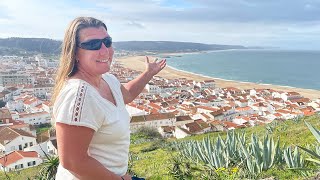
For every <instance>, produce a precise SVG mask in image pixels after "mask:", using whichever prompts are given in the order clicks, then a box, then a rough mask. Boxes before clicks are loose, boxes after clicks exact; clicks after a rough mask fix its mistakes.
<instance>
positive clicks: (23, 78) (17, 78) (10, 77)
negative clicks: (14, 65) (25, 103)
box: [0, 72, 35, 86]
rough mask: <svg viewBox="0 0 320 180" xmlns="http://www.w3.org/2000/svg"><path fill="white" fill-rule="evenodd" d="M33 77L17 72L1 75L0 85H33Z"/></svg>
mask: <svg viewBox="0 0 320 180" xmlns="http://www.w3.org/2000/svg"><path fill="white" fill-rule="evenodd" d="M34 81H35V80H34V77H33V76H31V75H29V74H22V73H18V72H10V73H1V74H0V85H2V86H12V85H20V84H28V85H34Z"/></svg>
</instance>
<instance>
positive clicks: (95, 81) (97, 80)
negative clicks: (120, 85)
mask: <svg viewBox="0 0 320 180" xmlns="http://www.w3.org/2000/svg"><path fill="white" fill-rule="evenodd" d="M75 76H76V77H77V78H79V79H82V80H85V81H86V82H88V83H89V84H91V85H92V86H94V87H96V88H97V89H99V88H100V85H101V79H102V75H92V74H90V73H88V72H86V71H83V70H82V69H79V70H78V73H76V74H75Z"/></svg>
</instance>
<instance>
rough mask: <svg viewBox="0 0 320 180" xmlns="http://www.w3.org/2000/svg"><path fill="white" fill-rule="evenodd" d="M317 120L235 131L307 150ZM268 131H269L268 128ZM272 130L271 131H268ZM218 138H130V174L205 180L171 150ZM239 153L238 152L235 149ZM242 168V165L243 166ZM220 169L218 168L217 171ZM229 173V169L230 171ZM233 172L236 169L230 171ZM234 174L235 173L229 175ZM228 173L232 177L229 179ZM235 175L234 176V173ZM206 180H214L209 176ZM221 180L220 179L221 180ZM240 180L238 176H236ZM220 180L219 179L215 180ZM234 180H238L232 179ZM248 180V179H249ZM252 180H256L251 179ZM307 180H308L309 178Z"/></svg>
mask: <svg viewBox="0 0 320 180" xmlns="http://www.w3.org/2000/svg"><path fill="white" fill-rule="evenodd" d="M319 120H320V116H319V115H315V116H311V117H304V118H301V119H295V120H288V121H283V122H278V123H277V125H275V126H273V125H271V124H269V125H266V126H257V127H252V128H246V129H239V130H236V131H235V132H236V133H242V132H245V134H246V140H245V141H246V142H247V146H249V145H250V139H251V138H252V137H251V135H252V134H255V135H256V136H257V137H258V138H259V139H260V140H262V139H263V137H265V136H267V135H268V136H269V137H271V138H274V140H276V139H278V138H280V147H281V149H283V148H284V147H292V148H294V147H295V146H296V145H300V146H303V147H307V145H308V144H317V145H319V143H317V141H316V138H315V137H314V136H313V135H312V133H311V132H310V130H309V129H308V128H307V126H306V125H305V123H304V122H305V121H306V122H309V123H310V124H312V125H313V126H314V127H316V128H317V129H319V128H320V121H319ZM270 127H271V128H270ZM270 129H271V130H270ZM218 136H221V137H222V139H223V140H224V139H226V136H227V133H226V132H219V133H208V134H203V135H195V136H191V137H188V138H184V139H181V140H175V139H166V140H151V141H150V138H148V137H143V136H141V135H137V134H133V135H132V136H131V141H132V143H131V146H130V159H131V160H130V162H129V169H128V171H129V173H131V174H135V175H138V176H140V177H145V178H147V179H179V178H180V179H206V178H205V177H204V176H203V175H204V174H206V173H207V172H208V171H207V170H206V168H209V167H208V166H205V165H199V164H198V163H197V162H191V163H190V161H188V160H187V159H184V158H182V157H181V156H180V155H179V152H178V149H176V148H174V147H173V146H172V144H174V143H184V142H185V143H192V142H199V143H201V142H202V141H203V140H204V139H205V138H209V139H211V140H214V141H215V142H216V140H217V138H218ZM237 151H240V149H237ZM299 152H300V153H301V156H302V158H303V159H305V158H307V157H309V155H307V154H306V153H304V152H302V151H301V150H300V151H299ZM242 165H243V164H242ZM242 165H241V164H238V165H237V167H239V169H241V168H243V167H242ZM318 167H319V166H316V165H314V164H311V163H306V168H310V169H315V171H308V173H302V172H303V171H297V170H290V169H289V168H288V167H287V166H286V165H285V163H284V164H283V163H282V164H281V165H280V166H277V165H274V166H273V167H272V168H270V169H268V170H266V171H262V172H261V173H259V174H258V177H257V179H264V178H268V177H273V178H270V179H308V178H307V177H313V176H315V174H316V173H317V169H318ZM219 169H220V168H219ZM219 169H218V170H216V171H215V172H216V173H218V174H219V173H220V174H219V175H223V177H224V178H222V179H232V178H231V176H230V174H229V175H228V176H224V175H227V174H223V173H224V172H226V170H225V169H220V170H219ZM230 169H231V168H230ZM38 170H39V168H30V169H27V170H23V171H20V172H18V173H15V172H12V173H9V176H10V177H11V179H20V178H21V177H25V178H27V177H30V178H31V177H34V176H35V175H37V173H36V172H37V171H38ZM232 170H235V168H232ZM232 173H234V172H232ZM232 173H231V175H232ZM234 174H235V173H234ZM210 177H211V178H209V179H216V178H215V177H213V176H211V175H210ZM4 178H5V176H4V174H3V173H2V172H0V179H4ZM220 178H221V176H220ZM238 178H239V176H238ZM217 179H219V178H217ZM235 179H237V177H235ZM249 179H251V178H249ZM254 179H255V178H254ZM309 179H310V178H309Z"/></svg>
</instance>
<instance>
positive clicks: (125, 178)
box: [122, 174, 132, 180]
mask: <svg viewBox="0 0 320 180" xmlns="http://www.w3.org/2000/svg"><path fill="white" fill-rule="evenodd" d="M122 178H123V179H124V180H131V179H132V178H131V176H130V175H129V174H126V175H124V176H122Z"/></svg>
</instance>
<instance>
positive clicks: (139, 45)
mask: <svg viewBox="0 0 320 180" xmlns="http://www.w3.org/2000/svg"><path fill="white" fill-rule="evenodd" d="M61 43H62V42H61V41H57V40H52V39H46V38H18V37H15V38H6V39H0V55H16V54H21V53H45V54H59V52H60V47H61ZM113 47H114V48H115V49H116V50H120V51H121V50H123V51H151V52H195V51H208V50H224V49H245V48H246V47H244V46H239V45H219V44H202V43H192V42H173V41H122V42H114V43H113ZM25 51H26V52H25Z"/></svg>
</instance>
